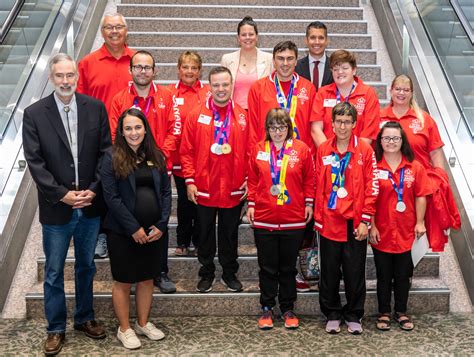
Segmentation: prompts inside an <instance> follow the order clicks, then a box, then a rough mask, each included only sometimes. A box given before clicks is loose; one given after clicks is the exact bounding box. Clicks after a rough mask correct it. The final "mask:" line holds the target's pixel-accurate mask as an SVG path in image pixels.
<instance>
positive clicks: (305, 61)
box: [295, 21, 334, 90]
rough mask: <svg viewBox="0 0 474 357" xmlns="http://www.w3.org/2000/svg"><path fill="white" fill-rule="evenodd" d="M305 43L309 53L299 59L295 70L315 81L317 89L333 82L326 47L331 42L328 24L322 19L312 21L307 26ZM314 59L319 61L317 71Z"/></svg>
mask: <svg viewBox="0 0 474 357" xmlns="http://www.w3.org/2000/svg"><path fill="white" fill-rule="evenodd" d="M305 43H306V46H307V47H308V51H309V54H308V56H306V57H303V58H301V59H300V60H298V63H297V64H296V68H295V72H296V73H298V74H299V75H300V76H302V77H304V78H306V79H307V80H308V81H311V82H313V84H314V86H315V87H316V90H318V89H319V88H321V87H322V86H325V85H328V84H331V83H333V82H334V80H333V79H332V73H331V68H329V59H328V57H327V56H326V48H327V46H328V44H329V39H328V30H327V28H326V25H325V24H323V23H322V22H320V21H314V22H311V23H310V24H309V25H308V26H307V27H306V38H305ZM314 61H318V67H317V68H318V70H317V71H316V72H315V71H314V67H315V63H314Z"/></svg>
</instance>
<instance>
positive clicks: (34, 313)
mask: <svg viewBox="0 0 474 357" xmlns="http://www.w3.org/2000/svg"><path fill="white" fill-rule="evenodd" d="M219 278H220V277H218V279H219ZM242 283H243V285H244V291H243V292H241V293H231V292H228V291H227V290H226V288H225V287H224V286H223V285H222V284H221V283H220V282H219V281H216V283H215V284H214V288H213V291H212V292H210V293H207V294H200V293H197V292H196V291H195V288H196V285H197V280H182V281H178V282H177V288H178V292H177V293H175V294H161V293H159V291H158V290H157V289H155V292H154V294H153V303H152V310H151V316H152V317H153V318H154V317H158V316H228V315H234V316H239V315H258V314H259V313H260V304H259V296H260V294H259V291H258V282H257V281H256V280H244V281H242ZM375 286H376V282H375V280H368V281H367V298H366V304H365V313H366V315H374V314H376V313H377V302H376V290H375ZM111 291H112V282H94V292H95V293H94V310H95V315H96V318H97V319H99V320H100V319H101V318H106V317H113V316H114V310H113V305H112V293H111ZM65 292H66V305H67V312H68V316H73V311H74V304H75V295H74V283H73V282H72V281H67V282H65ZM318 295H319V294H318V292H317V291H312V292H307V293H298V301H297V303H296V308H295V310H296V312H297V313H298V314H301V315H316V314H318V315H319V314H320V310H319V303H318ZM341 296H342V301H343V303H344V294H343V293H342V290H341ZM449 298H450V292H449V289H448V288H447V287H446V285H445V284H444V283H443V282H442V281H441V280H440V279H435V278H432V279H424V278H414V279H413V282H412V287H411V290H410V297H409V299H408V310H409V311H410V313H412V314H425V313H433V312H443V313H448V312H449ZM131 300H132V305H133V300H134V299H131ZM26 311H27V318H28V319H42V318H44V294H43V286H42V283H37V284H36V285H35V286H33V287H32V289H31V290H30V292H29V293H28V294H27V295H26ZM130 311H131V315H132V316H133V315H134V314H135V308H134V306H132V307H131V310H130Z"/></svg>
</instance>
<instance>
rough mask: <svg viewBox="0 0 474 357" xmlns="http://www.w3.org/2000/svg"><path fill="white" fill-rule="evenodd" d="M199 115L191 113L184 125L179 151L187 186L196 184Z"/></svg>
mask: <svg viewBox="0 0 474 357" xmlns="http://www.w3.org/2000/svg"><path fill="white" fill-rule="evenodd" d="M198 115H199V112H196V114H194V113H190V114H189V115H188V118H187V119H186V123H185V125H184V130H183V134H182V141H181V145H180V149H179V155H180V157H181V170H182V171H183V176H184V178H185V182H186V184H191V183H192V184H194V175H195V173H196V170H195V167H194V157H195V150H194V145H195V142H194V138H195V135H196V133H195V128H196V116H198Z"/></svg>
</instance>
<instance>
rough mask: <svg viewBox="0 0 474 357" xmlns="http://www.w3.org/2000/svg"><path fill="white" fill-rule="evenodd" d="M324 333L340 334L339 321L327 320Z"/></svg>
mask: <svg viewBox="0 0 474 357" xmlns="http://www.w3.org/2000/svg"><path fill="white" fill-rule="evenodd" d="M326 332H327V333H330V334H332V335H335V334H336V333H339V332H341V320H328V322H327V323H326Z"/></svg>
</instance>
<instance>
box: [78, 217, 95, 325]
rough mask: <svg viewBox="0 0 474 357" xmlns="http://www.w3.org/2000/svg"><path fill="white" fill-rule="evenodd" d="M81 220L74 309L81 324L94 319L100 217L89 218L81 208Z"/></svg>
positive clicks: (79, 224) (79, 222) (79, 223)
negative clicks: (95, 259)
mask: <svg viewBox="0 0 474 357" xmlns="http://www.w3.org/2000/svg"><path fill="white" fill-rule="evenodd" d="M77 211H79V212H78V216H79V221H78V223H77V225H76V229H75V230H74V255H75V258H76V263H75V265H74V271H75V274H74V276H75V283H76V284H75V285H76V308H75V310H74V324H75V325H80V324H83V323H84V322H86V321H90V320H94V309H93V304H92V301H93V286H92V284H93V281H94V275H95V271H96V269H95V263H94V251H95V246H96V243H97V234H98V233H99V228H100V217H95V218H87V217H86V216H84V215H83V214H82V211H81V210H77Z"/></svg>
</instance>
